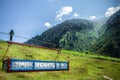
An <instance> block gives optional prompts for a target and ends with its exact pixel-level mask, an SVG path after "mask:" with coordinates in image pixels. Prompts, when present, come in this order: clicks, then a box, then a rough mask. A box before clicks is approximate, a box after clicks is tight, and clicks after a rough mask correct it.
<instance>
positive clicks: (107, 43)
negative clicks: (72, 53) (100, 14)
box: [92, 10, 120, 58]
mask: <svg viewBox="0 0 120 80" xmlns="http://www.w3.org/2000/svg"><path fill="white" fill-rule="evenodd" d="M99 34H100V38H99V39H98V40H97V42H96V44H95V46H94V47H92V48H93V51H95V52H96V53H100V54H104V55H109V56H113V57H119V58H120V10H119V11H118V12H116V13H115V14H114V15H113V16H111V17H110V19H108V21H107V22H106V23H105V24H104V25H103V26H102V27H101V29H100V32H99Z"/></svg>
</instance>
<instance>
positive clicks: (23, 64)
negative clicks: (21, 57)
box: [12, 61, 33, 68]
mask: <svg viewBox="0 0 120 80" xmlns="http://www.w3.org/2000/svg"><path fill="white" fill-rule="evenodd" d="M32 67H33V62H23V61H21V62H20V61H15V62H12V68H32Z"/></svg>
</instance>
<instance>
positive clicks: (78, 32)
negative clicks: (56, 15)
mask: <svg viewBox="0 0 120 80" xmlns="http://www.w3.org/2000/svg"><path fill="white" fill-rule="evenodd" d="M96 39H97V34H96V32H95V30H94V25H93V22H91V21H88V20H83V19H72V20H67V21H65V22H63V23H61V24H58V25H56V26H54V27H52V28H50V29H48V30H47V31H45V32H43V33H42V34H41V35H40V36H39V35H37V36H35V37H33V38H32V39H30V40H28V41H27V42H26V43H28V44H35V45H42V46H47V47H55V48H61V49H67V50H74V51H87V50H88V49H89V47H90V46H91V45H92V44H93V43H94V42H95V40H96ZM37 41H46V42H49V43H53V44H54V45H53V44H47V43H44V42H42V43H41V42H37Z"/></svg>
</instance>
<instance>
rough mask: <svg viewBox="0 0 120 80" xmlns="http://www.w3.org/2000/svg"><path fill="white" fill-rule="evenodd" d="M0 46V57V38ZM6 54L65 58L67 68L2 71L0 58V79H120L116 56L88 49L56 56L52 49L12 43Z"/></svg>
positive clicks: (61, 59)
mask: <svg viewBox="0 0 120 80" xmlns="http://www.w3.org/2000/svg"><path fill="white" fill-rule="evenodd" d="M0 48H1V49H0V52H1V54H0V58H1V57H2V55H3V54H4V52H5V50H6V48H7V43H6V42H1V41H0ZM25 55H32V56H33V57H32V58H31V57H29V56H25ZM7 56H8V57H10V58H21V59H30V60H31V59H32V60H56V61H69V62H70V65H69V66H70V70H69V71H47V72H13V73H6V72H5V71H2V70H1V67H2V61H1V60H0V80H106V79H105V77H104V76H107V77H109V78H111V79H113V80H119V79H120V76H119V74H120V59H118V58H112V57H107V56H106V57H105V56H101V55H96V54H94V53H91V52H88V54H85V53H84V52H83V53H81V52H74V51H66V50H62V51H61V53H60V54H59V55H58V57H57V58H56V56H57V51H54V50H49V49H42V48H35V47H28V46H22V45H15V44H12V45H11V46H10V49H9V52H8V53H7Z"/></svg>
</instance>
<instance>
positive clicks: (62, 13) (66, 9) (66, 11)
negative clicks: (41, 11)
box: [56, 6, 72, 21]
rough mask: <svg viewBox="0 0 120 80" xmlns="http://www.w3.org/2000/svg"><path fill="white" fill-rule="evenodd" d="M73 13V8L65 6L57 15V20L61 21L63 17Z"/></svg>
mask: <svg viewBox="0 0 120 80" xmlns="http://www.w3.org/2000/svg"><path fill="white" fill-rule="evenodd" d="M71 12H72V7H71V6H64V7H62V8H61V9H60V10H59V11H58V12H57V15H56V20H57V21H61V20H62V17H63V16H66V15H69V14H70V13H71Z"/></svg>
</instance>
